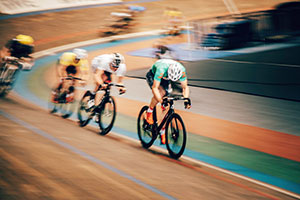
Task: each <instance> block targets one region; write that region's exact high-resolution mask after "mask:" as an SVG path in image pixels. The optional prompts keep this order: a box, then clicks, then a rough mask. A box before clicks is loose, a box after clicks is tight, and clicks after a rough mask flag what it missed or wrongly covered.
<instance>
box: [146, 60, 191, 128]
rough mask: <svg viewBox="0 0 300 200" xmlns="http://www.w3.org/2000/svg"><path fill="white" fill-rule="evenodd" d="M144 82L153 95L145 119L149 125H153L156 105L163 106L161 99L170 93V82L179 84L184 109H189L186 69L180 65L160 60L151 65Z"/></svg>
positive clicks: (175, 62) (171, 61)
mask: <svg viewBox="0 0 300 200" xmlns="http://www.w3.org/2000/svg"><path fill="white" fill-rule="evenodd" d="M146 80H147V83H148V85H149V86H150V88H151V89H152V93H153V97H152V99H151V102H150V105H149V109H148V110H147V117H146V119H147V122H148V123H149V124H153V116H152V112H153V108H154V107H155V106H156V105H157V104H158V103H161V105H162V106H164V105H165V102H164V100H163V97H164V96H166V95H168V94H169V93H170V92H171V91H170V90H171V81H172V82H177V81H178V82H180V85H181V87H182V95H183V97H185V98H187V99H186V100H185V102H184V105H185V108H187V109H189V108H190V107H191V100H190V99H189V87H188V85H187V77H186V69H185V67H184V66H183V65H182V64H181V63H179V62H177V61H175V60H172V59H160V60H158V61H156V62H155V63H154V64H153V66H152V67H151V69H150V70H149V72H148V73H147V74H146Z"/></svg>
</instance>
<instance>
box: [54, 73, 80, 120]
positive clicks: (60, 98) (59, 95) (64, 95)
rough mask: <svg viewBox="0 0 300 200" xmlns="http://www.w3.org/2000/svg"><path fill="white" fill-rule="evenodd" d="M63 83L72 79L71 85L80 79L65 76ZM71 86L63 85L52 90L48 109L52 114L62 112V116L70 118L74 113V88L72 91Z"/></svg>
mask: <svg viewBox="0 0 300 200" xmlns="http://www.w3.org/2000/svg"><path fill="white" fill-rule="evenodd" d="M61 80H62V85H63V84H64V83H65V82H66V81H71V84H70V87H74V86H75V81H76V80H80V81H83V80H82V79H81V78H77V77H74V76H70V75H69V76H67V77H63V78H62V79H61ZM70 87H62V88H61V89H58V88H55V89H52V90H51V95H50V99H49V104H48V109H49V112H50V113H51V114H54V113H57V112H60V113H61V117H62V118H68V117H70V116H71V115H72V114H73V110H74V92H75V91H74V90H73V91H70V89H69V88H70Z"/></svg>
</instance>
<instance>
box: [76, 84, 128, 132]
mask: <svg viewBox="0 0 300 200" xmlns="http://www.w3.org/2000/svg"><path fill="white" fill-rule="evenodd" d="M112 86H116V87H124V86H123V85H118V84H114V83H108V84H107V87H106V88H104V89H101V90H103V91H104V95H103V96H102V99H101V102H100V103H99V104H98V105H97V106H95V102H94V100H95V94H92V93H91V91H89V90H88V91H86V92H85V94H84V95H83V97H82V99H81V100H80V102H79V108H78V113H77V114H78V115H77V116H78V120H79V126H81V127H84V126H86V125H87V124H88V123H89V122H90V120H91V119H92V118H93V117H95V118H98V119H96V122H97V123H98V125H99V128H100V134H101V135H106V134H107V133H109V132H110V130H111V129H112V127H113V124H114V122H115V118H116V102H115V99H114V98H113V97H112V96H111V95H110V90H111V87H112ZM99 89H100V88H99ZM99 89H98V90H99ZM119 94H122V93H121V92H120V93H119Z"/></svg>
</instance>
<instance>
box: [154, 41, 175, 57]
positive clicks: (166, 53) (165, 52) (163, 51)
mask: <svg viewBox="0 0 300 200" xmlns="http://www.w3.org/2000/svg"><path fill="white" fill-rule="evenodd" d="M153 48H154V49H155V51H154V56H155V58H156V59H174V58H175V57H176V56H175V54H174V51H173V50H172V49H170V48H169V47H167V46H166V45H165V44H163V43H154V44H153Z"/></svg>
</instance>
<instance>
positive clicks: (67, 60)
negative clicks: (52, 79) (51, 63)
mask: <svg viewBox="0 0 300 200" xmlns="http://www.w3.org/2000/svg"><path fill="white" fill-rule="evenodd" d="M75 58H76V54H75V53H72V52H65V53H63V55H62V56H61V57H60V60H59V63H60V64H61V65H64V66H69V65H74V66H75V67H77V68H79V69H80V71H82V72H83V71H88V70H89V63H88V60H87V59H80V61H79V62H78V63H75V62H74V60H75Z"/></svg>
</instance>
